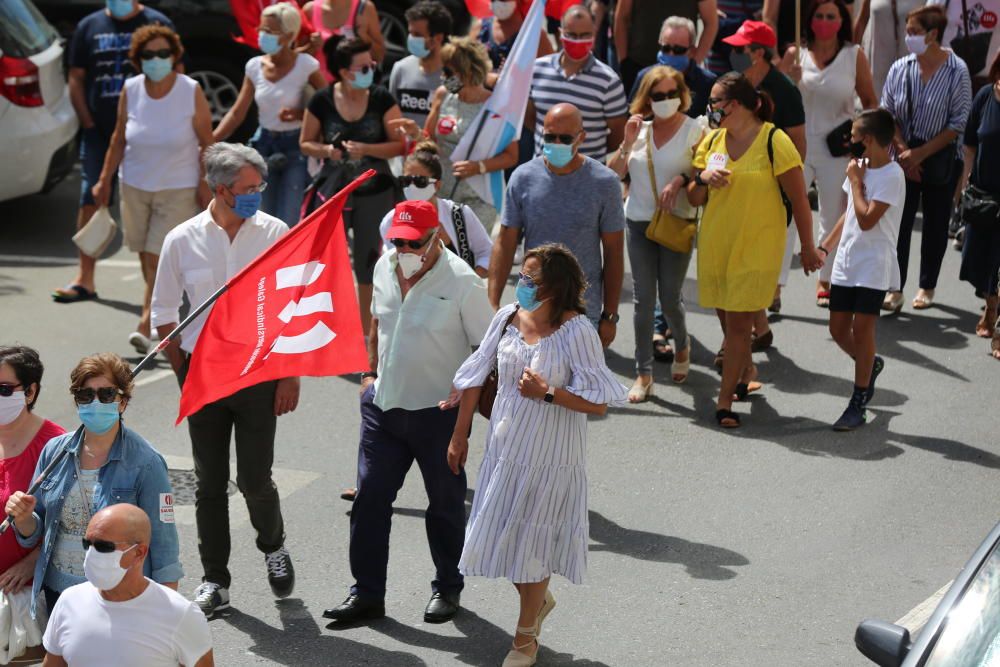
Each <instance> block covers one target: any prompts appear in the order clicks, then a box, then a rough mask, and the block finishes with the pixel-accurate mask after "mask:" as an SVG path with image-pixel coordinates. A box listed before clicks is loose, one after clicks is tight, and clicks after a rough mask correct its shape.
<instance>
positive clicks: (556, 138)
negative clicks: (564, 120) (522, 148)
mask: <svg viewBox="0 0 1000 667" xmlns="http://www.w3.org/2000/svg"><path fill="white" fill-rule="evenodd" d="M542 141H544V142H545V143H547V144H571V143H573V142H574V141H576V135H575V134H554V133H552V132H546V133H545V134H543V135H542Z"/></svg>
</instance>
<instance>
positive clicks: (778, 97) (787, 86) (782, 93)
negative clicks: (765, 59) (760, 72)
mask: <svg viewBox="0 0 1000 667" xmlns="http://www.w3.org/2000/svg"><path fill="white" fill-rule="evenodd" d="M758 88H760V89H761V90H763V91H764V92H765V93H767V94H768V95H770V96H771V101H772V102H774V118H773V119H772V122H773V123H774V125H775V127H777V128H778V129H780V130H784V129H787V128H789V127H796V126H798V125H805V122H806V110H805V107H803V106H802V93H800V92H799V89H798V88H796V87H795V84H794V83H792V80H791V79H789V78H788V77H787V76H785V75H784V74H782V73H781V72H779V71H778V70H776V69H775V68H773V67H772V68H771V69H770V70H769V71H768V72H767V76H765V77H764V79H763V81H761V82H760V85H759V86H758Z"/></svg>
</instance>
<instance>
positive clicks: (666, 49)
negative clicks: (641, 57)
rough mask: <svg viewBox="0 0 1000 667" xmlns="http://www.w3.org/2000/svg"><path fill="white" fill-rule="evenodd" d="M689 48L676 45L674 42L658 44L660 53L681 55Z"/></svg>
mask: <svg viewBox="0 0 1000 667" xmlns="http://www.w3.org/2000/svg"><path fill="white" fill-rule="evenodd" d="M690 48H691V47H690V46H678V45H676V44H660V53H666V54H668V55H670V54H673V55H675V56H683V55H684V54H685V53H687V52H688V50H689V49H690Z"/></svg>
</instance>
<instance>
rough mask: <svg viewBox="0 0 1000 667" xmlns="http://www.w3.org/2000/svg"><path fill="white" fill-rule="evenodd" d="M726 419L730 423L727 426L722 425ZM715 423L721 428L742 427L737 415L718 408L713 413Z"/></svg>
mask: <svg viewBox="0 0 1000 667" xmlns="http://www.w3.org/2000/svg"><path fill="white" fill-rule="evenodd" d="M727 419H728V420H729V422H730V423H728V424H725V423H723V422H725V421H726V420H727ZM715 421H716V423H718V424H719V426H721V427H722V428H739V427H740V426H742V424H741V423H740V416H739V415H738V414H736V413H735V412H733V411H732V410H725V409H723V408H719V409H718V410H716V411H715Z"/></svg>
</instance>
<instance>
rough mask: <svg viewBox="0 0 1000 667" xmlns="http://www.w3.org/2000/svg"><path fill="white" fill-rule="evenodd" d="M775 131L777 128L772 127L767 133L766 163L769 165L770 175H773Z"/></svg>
mask: <svg viewBox="0 0 1000 667" xmlns="http://www.w3.org/2000/svg"><path fill="white" fill-rule="evenodd" d="M777 131H778V128H777V127H775V126H774V125H772V126H771V129H770V130H768V132H767V161H768V162H770V163H771V174H772V175H774V133H775V132H777ZM775 177H776V176H775Z"/></svg>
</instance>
